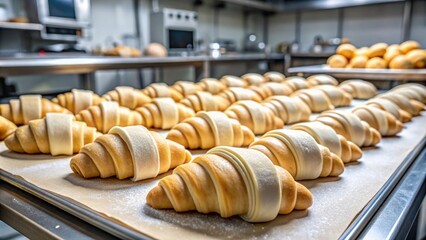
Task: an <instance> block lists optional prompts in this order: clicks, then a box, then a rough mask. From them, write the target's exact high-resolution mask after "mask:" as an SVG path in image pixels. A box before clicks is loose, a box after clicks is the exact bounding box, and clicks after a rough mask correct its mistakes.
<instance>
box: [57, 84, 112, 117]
mask: <svg viewBox="0 0 426 240" xmlns="http://www.w3.org/2000/svg"><path fill="white" fill-rule="evenodd" d="M102 101H105V99H103V98H101V97H99V96H98V95H97V94H95V93H93V92H92V91H89V90H81V89H73V90H72V91H71V92H66V93H63V94H59V95H58V96H56V98H53V99H52V102H54V103H57V104H59V105H60V106H61V107H64V108H66V109H68V110H69V111H70V112H72V113H73V114H77V113H79V112H80V111H81V110H84V109H87V108H88V107H90V106H92V105H98V104H99V103H100V102H102Z"/></svg>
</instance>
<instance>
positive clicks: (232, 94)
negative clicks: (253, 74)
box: [219, 87, 262, 104]
mask: <svg viewBox="0 0 426 240" xmlns="http://www.w3.org/2000/svg"><path fill="white" fill-rule="evenodd" d="M219 96H221V97H223V98H224V99H226V100H228V101H229V103H230V104H232V103H234V102H237V101H240V100H253V101H255V102H260V101H262V98H261V97H260V96H259V95H258V94H257V93H256V92H255V91H253V90H251V89H246V88H238V87H230V88H228V89H227V90H225V91H224V92H221V93H220V94H219Z"/></svg>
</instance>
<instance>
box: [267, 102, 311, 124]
mask: <svg viewBox="0 0 426 240" xmlns="http://www.w3.org/2000/svg"><path fill="white" fill-rule="evenodd" d="M262 104H263V105H264V106H265V107H267V108H269V109H271V110H272V112H273V113H274V114H275V116H277V117H279V118H281V120H283V122H284V124H290V123H296V122H304V121H309V117H310V116H311V109H310V108H309V106H308V105H306V103H305V102H303V101H302V100H301V99H300V98H290V97H286V96H273V97H270V98H268V99H266V100H265V101H263V102H262Z"/></svg>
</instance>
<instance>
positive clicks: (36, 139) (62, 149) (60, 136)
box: [4, 113, 100, 156]
mask: <svg viewBox="0 0 426 240" xmlns="http://www.w3.org/2000/svg"><path fill="white" fill-rule="evenodd" d="M99 135H100V134H99V133H97V132H96V129H95V128H92V127H88V126H87V125H86V123H84V122H79V121H74V120H73V116H72V115H70V114H63V113H48V114H47V115H46V117H45V118H43V119H36V120H31V121H30V122H29V124H28V125H24V126H21V127H19V128H17V129H16V131H15V132H14V133H12V134H11V135H9V136H8V137H7V138H6V139H5V141H4V142H5V144H6V147H7V148H8V149H9V150H11V151H13V152H18V153H28V154H34V153H46V154H51V155H53V156H56V155H72V154H73V153H77V152H78V151H79V150H80V149H81V148H82V147H83V146H84V145H86V144H88V143H91V142H93V141H94V140H95V139H96V138H97V137H98V136H99Z"/></svg>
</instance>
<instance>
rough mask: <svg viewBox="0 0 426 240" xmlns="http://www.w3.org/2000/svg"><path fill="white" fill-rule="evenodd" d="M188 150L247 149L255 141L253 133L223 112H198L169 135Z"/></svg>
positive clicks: (168, 136)
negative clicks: (223, 147)
mask: <svg viewBox="0 0 426 240" xmlns="http://www.w3.org/2000/svg"><path fill="white" fill-rule="evenodd" d="M167 139H170V140H172V141H175V142H177V143H179V144H181V145H182V146H184V147H185V148H187V149H210V148H212V147H216V146H233V147H245V146H248V145H249V144H250V143H252V142H253V140H254V134H253V132H252V131H251V130H250V129H249V128H248V127H246V126H243V125H241V124H240V123H239V122H238V121H237V120H235V119H232V118H229V117H228V116H226V114H225V113H223V112H214V111H212V112H198V113H197V115H195V117H192V118H188V119H185V120H184V121H183V122H181V123H179V124H177V125H175V126H174V127H173V128H172V129H171V130H170V132H169V133H168V135H167Z"/></svg>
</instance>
